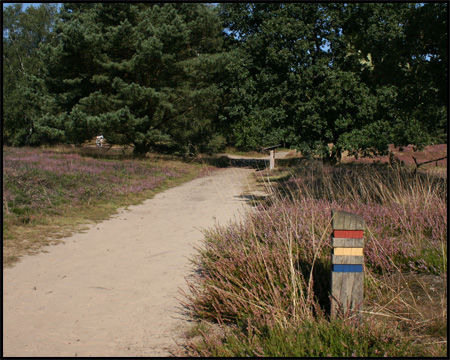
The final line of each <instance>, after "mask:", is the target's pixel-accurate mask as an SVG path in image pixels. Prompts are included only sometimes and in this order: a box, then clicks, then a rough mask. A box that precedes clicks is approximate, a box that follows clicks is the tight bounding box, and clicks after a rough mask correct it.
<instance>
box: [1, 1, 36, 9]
mask: <svg viewBox="0 0 450 360" xmlns="http://www.w3.org/2000/svg"><path fill="white" fill-rule="evenodd" d="M19 3H20V2H16V3H3V7H6V6H9V5H13V4H19ZM22 4H23V5H22V9H23V10H25V9H26V8H27V7H29V6H36V7H38V6H39V5H41V3H22Z"/></svg>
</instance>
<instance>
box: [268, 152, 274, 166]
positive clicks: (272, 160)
mask: <svg viewBox="0 0 450 360" xmlns="http://www.w3.org/2000/svg"><path fill="white" fill-rule="evenodd" d="M274 167H275V150H270V163H269V170H273V168H274Z"/></svg>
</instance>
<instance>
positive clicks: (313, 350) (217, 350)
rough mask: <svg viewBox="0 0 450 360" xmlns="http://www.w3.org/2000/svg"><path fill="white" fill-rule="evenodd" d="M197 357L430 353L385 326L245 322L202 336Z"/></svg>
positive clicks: (364, 355)
mask: <svg viewBox="0 0 450 360" xmlns="http://www.w3.org/2000/svg"><path fill="white" fill-rule="evenodd" d="M192 349H193V350H194V351H193V354H195V355H196V356H199V355H200V356H214V357H216V356H220V357H249V356H250V357H254V356H258V357H260V356H263V357H275V358H279V357H299V358H307V357H386V356H389V357H403V356H425V357H426V356H430V354H429V353H428V351H427V348H426V347H425V346H423V345H412V340H411V339H407V338H404V337H402V336H401V335H399V334H398V333H397V332H396V331H392V330H388V329H377V328H371V325H370V324H368V323H362V324H360V326H359V327H355V326H352V325H351V324H347V323H346V322H345V321H342V320H338V319H333V320H331V321H330V322H328V321H326V320H324V319H319V320H317V321H311V320H306V321H304V322H303V323H302V324H299V325H298V327H291V326H290V327H288V328H282V327H280V326H278V325H277V326H273V327H272V326H264V327H263V328H261V329H257V328H255V327H253V326H252V325H248V326H247V327H246V329H245V331H241V332H238V331H235V332H229V333H228V334H226V335H225V336H224V337H223V338H222V339H220V340H217V339H215V340H213V339H212V338H209V337H208V336H205V338H204V339H203V342H202V343H200V344H197V345H194V346H192Z"/></svg>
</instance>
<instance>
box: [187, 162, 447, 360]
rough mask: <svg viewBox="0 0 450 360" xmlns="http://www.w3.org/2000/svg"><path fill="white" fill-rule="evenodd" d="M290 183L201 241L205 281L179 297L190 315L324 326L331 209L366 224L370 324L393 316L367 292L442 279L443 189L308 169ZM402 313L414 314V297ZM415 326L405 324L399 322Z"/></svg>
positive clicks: (362, 173) (396, 173)
mask: <svg viewBox="0 0 450 360" xmlns="http://www.w3.org/2000/svg"><path fill="white" fill-rule="evenodd" d="M291 173H292V174H291V175H292V176H291V177H290V179H289V180H287V181H286V180H283V181H282V182H279V183H278V185H277V186H273V189H271V193H273V194H274V195H273V196H272V197H271V198H270V200H269V201H267V202H266V203H264V204H261V205H259V206H258V207H257V209H256V211H254V212H250V213H249V214H248V215H247V217H246V219H245V221H243V222H242V223H240V224H233V225H231V226H228V227H217V228H214V229H211V230H209V231H206V232H205V240H204V244H203V247H202V248H199V249H198V253H197V255H196V256H195V257H194V258H193V262H194V263H195V264H196V265H197V266H198V268H199V269H200V271H199V273H200V274H201V276H198V277H197V279H196V281H194V282H190V283H189V288H190V293H189V294H185V295H186V298H187V301H186V304H185V305H186V306H187V308H188V309H190V311H191V312H192V314H193V315H195V316H197V317H199V318H202V319H206V320H210V321H218V322H219V323H225V324H226V323H230V324H238V325H240V326H244V325H245V324H246V323H248V322H251V324H253V325H252V326H255V327H256V328H263V327H265V326H269V328H275V327H278V328H282V329H286V331H290V330H288V329H291V328H292V327H294V328H298V327H300V328H301V327H302V326H304V324H306V322H310V321H313V320H314V319H319V318H324V317H326V315H327V313H328V309H329V289H330V258H331V246H330V234H331V227H330V222H331V209H337V210H344V211H349V212H352V213H356V214H359V215H362V216H363V217H364V219H365V221H366V227H367V229H366V231H365V247H364V255H365V261H366V263H365V272H366V273H367V274H368V275H367V276H366V285H367V287H368V289H367V291H366V295H367V296H366V297H367V298H370V297H371V296H372V295H373V296H372V303H370V302H369V301H368V300H367V305H368V306H369V308H368V309H369V310H367V309H366V314H369V313H370V314H376V315H380V314H383V315H387V316H388V317H389V316H392V318H394V315H393V313H392V312H391V313H387V314H386V312H387V311H388V310H386V309H388V308H389V306H387V305H386V306H384V305H382V304H381V300H380V299H379V296H381V294H379V293H378V295H377V294H376V290H375V292H373V291H372V290H373V288H376V287H377V286H380V284H381V283H383V277H384V279H386V278H389V277H390V276H392V275H395V274H397V275H398V274H402V273H405V272H413V273H423V274H436V275H444V274H446V271H447V270H446V260H447V259H446V256H447V252H446V249H447V217H446V214H447V185H446V181H445V180H443V179H439V178H434V177H431V176H427V175H425V174H421V173H419V174H413V173H411V172H410V171H408V170H406V169H402V168H392V167H389V166H386V167H376V166H356V167H352V166H348V167H335V168H333V167H326V166H323V165H322V164H313V165H311V166H309V167H306V168H305V167H303V168H298V169H295V170H291ZM281 178H283V179H285V177H281ZM261 180H264V179H263V178H262V179H261ZM272 183H273V182H272ZM380 279H381V280H380ZM385 285H386V284H385ZM386 286H387V285H386ZM391 289H392V287H391ZM445 291H446V290H445ZM371 294H372V295H371ZM384 294H385V295H386V293H384ZM390 295H392V296H393V297H395V298H397V299H398V301H393V300H392V298H391V299H390V300H389V301H390V303H391V304H393V303H398V304H400V305H401V304H402V301H403V303H404V304H406V303H407V301H406V300H405V298H403V297H401V296H399V294H398V292H397V293H394V292H392V293H391V294H390ZM377 296H378V297H377ZM405 307H406V308H408V309H409V310H410V314H411V313H412V308H413V307H414V296H413V300H412V302H411V301H409V302H408V304H407V305H405ZM375 309H377V310H375ZM380 309H381V311H379V310H380ZM418 309H419V307H417V309H416V310H417V311H416V314H417V313H420V310H418ZM372 310H373V311H372ZM403 310H405V309H403ZM383 311H386V312H385V313H383ZM402 315H403V314H402ZM422 315H423V314H422ZM412 318H413V316H411V317H409V318H408V317H407V315H405V316H404V317H403V320H400V321H403V323H407V322H408V321H409V320H411V321H413V320H412ZM444 318H446V314H444ZM405 319H406V320H405ZM397 320H398V319H397ZM411 321H410V323H411ZM420 321H423V319H421V320H417V321H416V322H415V324H416V325H417V324H418V322H420ZM243 324H244V325H243ZM302 324H303V325H302ZM397 325H398V324H397ZM445 332H446V330H445ZM391 354H393V353H391ZM350 355H351V354H350ZM334 356H341V355H340V354H334ZM393 356H394V355H393Z"/></svg>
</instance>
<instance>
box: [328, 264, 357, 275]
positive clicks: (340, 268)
mask: <svg viewBox="0 0 450 360" xmlns="http://www.w3.org/2000/svg"><path fill="white" fill-rule="evenodd" d="M333 271H334V272H343V273H360V272H362V265H346V264H345V265H344V264H342V265H341V264H335V265H333Z"/></svg>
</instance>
